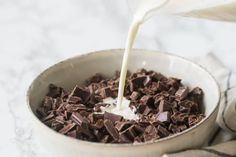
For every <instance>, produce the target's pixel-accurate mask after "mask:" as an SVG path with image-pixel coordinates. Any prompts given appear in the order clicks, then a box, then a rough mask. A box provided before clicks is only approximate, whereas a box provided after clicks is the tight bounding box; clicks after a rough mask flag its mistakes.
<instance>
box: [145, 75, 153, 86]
mask: <svg viewBox="0 0 236 157" xmlns="http://www.w3.org/2000/svg"><path fill="white" fill-rule="evenodd" d="M151 84H152V79H151V77H150V76H146V78H145V80H144V81H143V85H144V86H149V85H151Z"/></svg>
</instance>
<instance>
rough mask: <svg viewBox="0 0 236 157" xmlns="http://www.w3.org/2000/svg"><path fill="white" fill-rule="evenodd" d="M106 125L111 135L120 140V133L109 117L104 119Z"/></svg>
mask: <svg viewBox="0 0 236 157" xmlns="http://www.w3.org/2000/svg"><path fill="white" fill-rule="evenodd" d="M104 126H105V128H106V130H107V132H108V133H109V134H110V135H111V137H112V138H113V139H114V140H116V141H118V140H119V133H118V131H117V130H116V128H115V127H114V125H113V123H112V121H111V120H109V119H105V120H104Z"/></svg>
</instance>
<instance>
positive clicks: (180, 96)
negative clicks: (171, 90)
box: [175, 87, 188, 100]
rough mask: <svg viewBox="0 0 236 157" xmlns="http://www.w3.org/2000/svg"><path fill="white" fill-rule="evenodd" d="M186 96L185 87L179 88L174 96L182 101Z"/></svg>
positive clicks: (186, 90) (186, 89)
mask: <svg viewBox="0 0 236 157" xmlns="http://www.w3.org/2000/svg"><path fill="white" fill-rule="evenodd" d="M187 95H188V88H187V87H179V89H178V90H177V92H176V93H175V96H176V97H177V98H178V99H179V100H183V99H184V98H186V97H187Z"/></svg>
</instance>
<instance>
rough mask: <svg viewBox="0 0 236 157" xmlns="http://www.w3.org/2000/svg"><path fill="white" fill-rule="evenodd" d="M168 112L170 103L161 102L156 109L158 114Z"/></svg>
mask: <svg viewBox="0 0 236 157" xmlns="http://www.w3.org/2000/svg"><path fill="white" fill-rule="evenodd" d="M170 110H171V103H169V102H168V101H166V100H161V101H160V104H159V107H158V112H165V111H170Z"/></svg>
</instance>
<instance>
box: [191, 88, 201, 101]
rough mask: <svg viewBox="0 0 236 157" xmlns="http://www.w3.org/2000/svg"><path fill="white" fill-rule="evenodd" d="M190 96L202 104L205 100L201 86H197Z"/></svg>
mask: <svg viewBox="0 0 236 157" xmlns="http://www.w3.org/2000/svg"><path fill="white" fill-rule="evenodd" d="M189 98H190V99H191V100H192V101H194V102H196V103H197V104H202V102H203V91H202V89H201V88H199V87H195V88H194V89H193V90H192V91H191V92H190V93H189Z"/></svg>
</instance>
